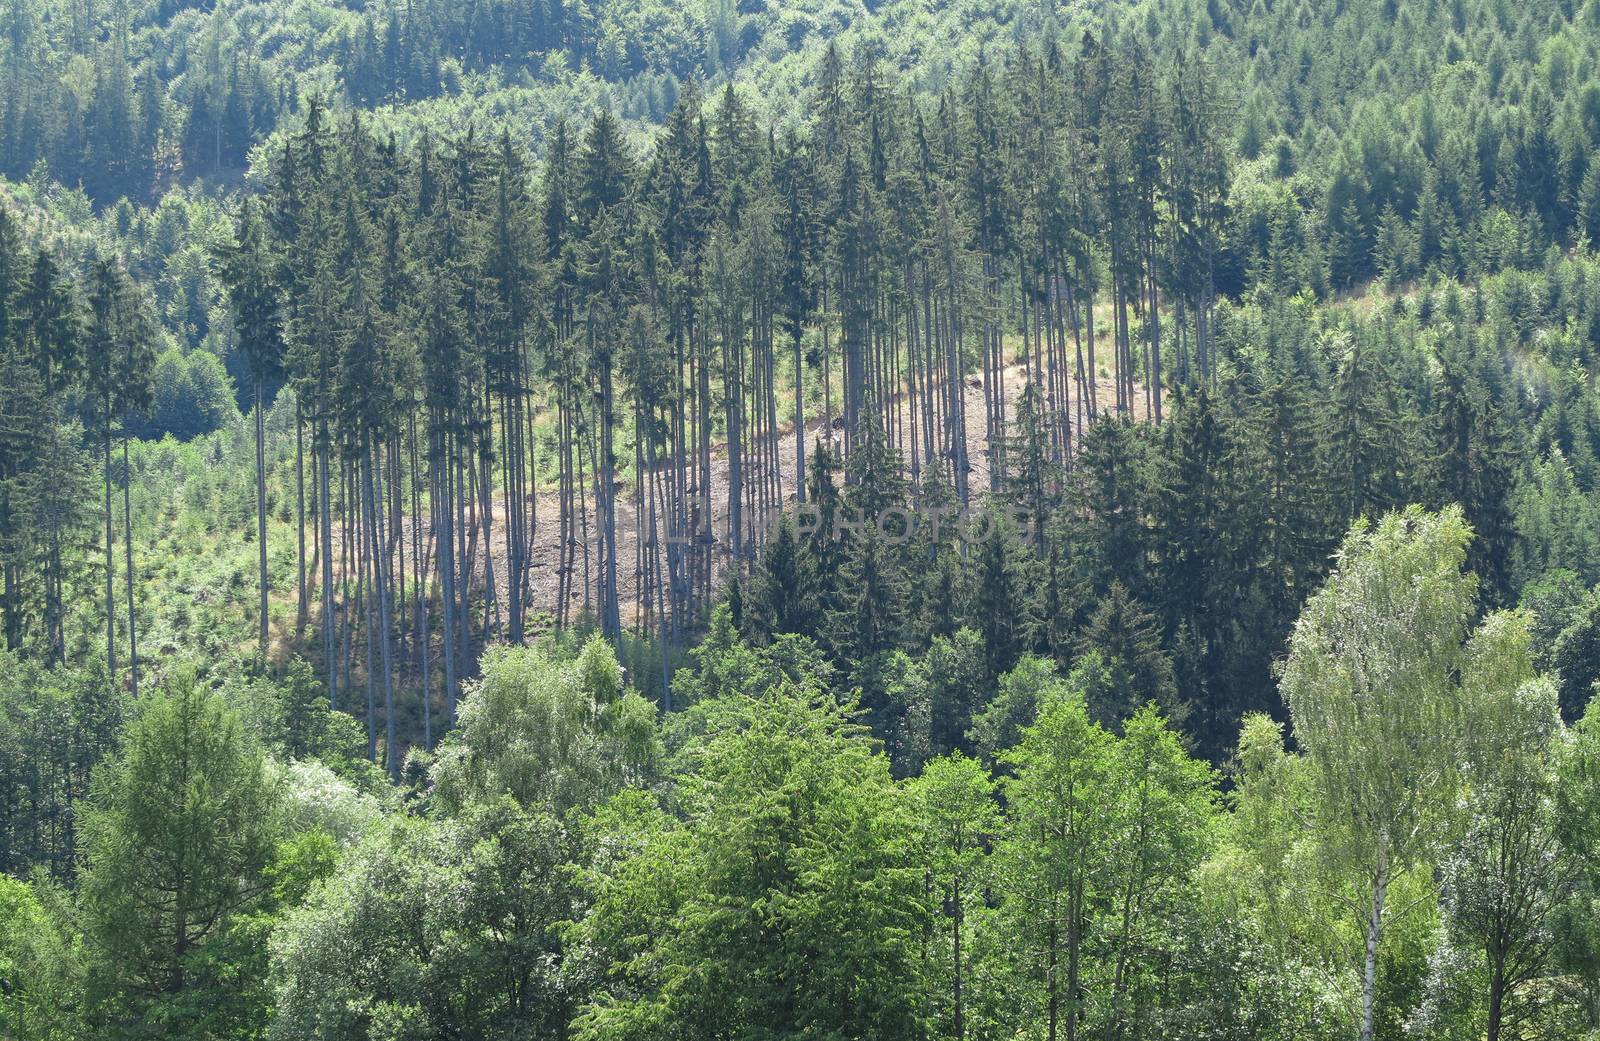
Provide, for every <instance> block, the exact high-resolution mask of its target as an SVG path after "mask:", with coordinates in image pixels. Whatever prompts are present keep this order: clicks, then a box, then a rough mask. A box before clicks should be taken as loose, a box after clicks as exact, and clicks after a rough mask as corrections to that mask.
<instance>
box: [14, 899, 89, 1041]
mask: <svg viewBox="0 0 1600 1041" xmlns="http://www.w3.org/2000/svg"><path fill="white" fill-rule="evenodd" d="M78 971H79V968H78V957H77V952H76V951H75V950H74V949H73V947H72V943H71V940H70V939H69V936H68V934H67V932H66V931H65V930H64V929H63V928H62V926H61V923H59V922H58V921H56V920H55V918H54V916H53V915H52V914H51V909H50V907H49V906H48V905H47V904H46V903H45V902H43V901H41V900H40V899H39V897H38V896H37V895H36V894H35V891H34V887H33V886H32V885H30V884H28V883H26V882H21V881H18V880H17V879H14V878H10V877H8V876H6V875H0V1037H5V1038H8V1039H15V1041H69V1039H73V1038H77V1037H80V1036H82V1035H81V1033H80V1032H81V1030H82V1024H81V1022H80V1020H79V1016H78V1009H77V1007H76V1001H77V986H78V983H79V981H78V979H77V975H78Z"/></svg>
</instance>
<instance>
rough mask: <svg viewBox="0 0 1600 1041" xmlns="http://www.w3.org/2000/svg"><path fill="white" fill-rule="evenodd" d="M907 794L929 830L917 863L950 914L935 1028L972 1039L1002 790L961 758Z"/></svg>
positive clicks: (939, 967)
mask: <svg viewBox="0 0 1600 1041" xmlns="http://www.w3.org/2000/svg"><path fill="white" fill-rule="evenodd" d="M906 792H907V795H908V796H909V799H910V802H911V808H912V812H914V813H915V814H916V817H917V820H918V822H919V824H920V826H921V830H922V834H921V842H920V844H919V847H918V849H917V857H918V860H919V861H920V862H921V863H922V864H923V866H924V870H925V871H926V872H927V879H928V884H929V886H930V887H931V888H932V889H933V891H934V893H936V894H937V895H938V897H939V902H940V906H941V907H942V908H943V910H944V915H943V917H944V919H945V920H944V922H943V928H941V929H940V930H939V933H938V939H937V941H936V943H935V950H936V951H937V952H938V955H939V957H938V960H937V962H936V967H935V968H933V969H931V970H930V971H929V980H928V990H929V993H930V995H932V1001H933V1010H932V1014H933V1017H934V1023H935V1024H936V1030H937V1031H938V1033H939V1034H941V1035H942V1036H948V1037H957V1038H960V1037H965V1036H966V1023H967V1016H968V1013H967V1007H968V1005H969V1004H971V1002H972V997H971V994H970V991H971V990H972V986H973V984H972V975H973V968H972V961H973V951H972V947H973V938H974V935H975V933H976V931H977V930H976V928H975V922H974V919H981V918H982V917H983V916H984V915H985V912H986V906H985V901H984V892H985V889H986V888H987V887H988V886H989V885H990V883H991V877H990V872H989V863H988V862H989V853H988V851H989V848H990V845H991V844H992V842H993V841H994V839H995V838H996V837H997V836H998V835H999V834H1000V810H999V807H998V806H997V805H996V803H995V798H994V796H995V785H994V781H993V780H991V779H990V777H989V774H988V771H987V770H985V769H984V768H983V766H982V764H981V763H979V762H978V761H977V760H975V759H968V758H967V757H966V756H964V755H962V754H960V753H959V752H957V753H954V754H952V755H949V756H944V757H941V758H938V759H934V760H932V761H930V762H929V763H928V764H927V765H926V766H925V767H924V768H923V770H922V772H921V773H920V774H919V775H917V776H916V777H914V778H912V779H911V780H910V781H908V782H907V784H906Z"/></svg>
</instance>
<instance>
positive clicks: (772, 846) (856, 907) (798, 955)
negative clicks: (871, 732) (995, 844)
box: [577, 683, 931, 1039]
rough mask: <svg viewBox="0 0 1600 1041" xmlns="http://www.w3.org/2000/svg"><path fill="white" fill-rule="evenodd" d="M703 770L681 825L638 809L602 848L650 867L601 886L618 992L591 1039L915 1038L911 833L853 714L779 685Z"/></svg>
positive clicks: (593, 1022) (688, 786) (915, 892)
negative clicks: (633, 847)
mask: <svg viewBox="0 0 1600 1041" xmlns="http://www.w3.org/2000/svg"><path fill="white" fill-rule="evenodd" d="M694 762H695V764H696V765H695V768H694V771H693V772H692V773H691V774H689V775H688V776H686V777H684V778H682V781H681V787H680V794H679V798H680V800H681V803H682V806H683V818H682V820H681V821H675V822H673V823H672V824H671V825H668V824H667V822H665V821H664V820H662V819H661V818H659V817H656V816H655V815H653V814H652V813H651V812H650V811H648V810H647V809H645V808H643V807H641V806H640V805H639V804H638V802H637V801H636V800H630V802H628V803H627V804H625V805H626V806H627V807H628V809H629V812H616V811H612V812H611V816H610V818H609V819H611V820H614V821H616V822H617V823H619V824H621V825H622V830H621V833H620V834H619V835H618V836H617V838H616V839H615V840H610V839H604V838H602V839H599V840H598V841H600V842H601V844H602V845H603V846H604V845H609V843H610V842H612V841H620V842H624V843H637V852H636V853H635V854H634V855H633V856H632V857H631V858H630V859H629V860H628V861H626V862H625V863H623V864H620V865H618V866H617V867H616V868H615V869H614V870H613V871H610V872H602V873H600V874H599V875H598V876H597V877H595V878H594V879H592V880H591V882H590V886H591V889H592V890H593V891H594V892H595V893H596V894H597V901H596V904H595V910H594V912H593V914H592V915H591V916H590V918H589V919H588V920H587V921H586V922H585V923H584V925H583V928H582V932H581V935H582V936H583V937H585V938H586V939H587V940H589V941H590V942H592V943H594V944H597V945H603V946H599V948H598V950H596V954H597V955H598V956H600V957H602V958H603V959H605V961H606V962H607V963H609V964H610V965H611V966H613V976H612V977H611V978H610V979H609V980H607V981H606V983H605V985H604V986H603V987H602V988H601V990H600V991H599V993H598V994H597V995H596V996H595V998H594V999H593V1000H592V1001H591V1003H590V1004H589V1005H588V1006H587V1007H586V1008H585V1009H584V1010H583V1012H582V1013H581V1014H580V1016H579V1018H578V1020H577V1034H578V1036H579V1037H583V1038H590V1039H600V1038H635V1037H637V1038H644V1037H650V1038H698V1037H739V1036H751V1034H752V1033H756V1032H759V1033H763V1034H768V1035H770V1036H804V1035H815V1036H845V1035H857V1036H859V1035H863V1034H864V1035H866V1036H872V1037H880V1038H910V1037H916V1036H920V1026H921V1022H922V1014H923V1013H922V1008H921V998H920V991H919V980H920V977H921V971H922V970H921V967H920V965H919V960H918V953H917V947H918V941H919V939H920V937H921V936H922V934H923V930H924V929H925V928H926V926H927V924H928V923H929V920H930V919H929V916H930V912H931V908H930V907H929V906H928V903H927V902H926V898H925V895H924V883H923V876H922V871H921V870H920V868H919V867H917V866H915V865H914V864H913V863H912V862H911V860H910V854H911V851H912V850H913V849H914V848H915V842H916V837H917V836H916V830H915V820H914V817H913V816H912V815H911V814H909V813H907V812H905V811H906V808H907V807H906V806H905V805H904V796H903V795H902V793H901V791H900V789H898V788H897V787H896V786H895V785H894V783H893V782H892V781H891V779H890V776H889V767H888V761H887V760H886V759H885V758H884V757H883V756H882V755H880V754H878V753H876V752H874V751H873V750H872V747H871V744H870V743H869V742H868V741H867V740H866V738H865V735H864V734H862V732H861V730H860V728H859V727H858V726H857V725H855V724H853V723H851V722H850V719H849V715H848V713H847V711H846V710H845V708H844V706H842V705H840V704H839V703H838V702H836V701H834V700H832V699H831V698H825V699H823V700H821V701H817V700H815V699H813V698H811V697H810V696H808V695H807V694H806V693H805V691H804V690H803V688H802V689H796V688H795V687H792V686H790V685H788V684H781V683H780V684H779V685H778V686H777V687H776V688H775V689H772V690H771V691H770V692H769V693H768V695H767V696H766V697H765V698H763V699H761V700H748V699H739V701H738V703H737V704H734V705H730V706H729V707H728V711H727V712H726V713H723V714H720V715H719V716H718V717H717V718H716V720H715V724H714V728H713V729H712V731H711V732H710V733H709V734H708V735H707V737H706V738H705V739H704V742H703V745H702V746H701V747H700V749H699V750H698V752H697V754H696V755H695V757H694ZM641 813H642V814H643V823H642V826H641V827H640V828H638V829H637V834H634V833H635V831H636V829H635V827H634V826H633V824H632V823H631V822H632V821H634V820H638V819H640V814H641ZM630 835H633V837H630Z"/></svg>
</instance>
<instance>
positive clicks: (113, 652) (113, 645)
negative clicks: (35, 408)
mask: <svg viewBox="0 0 1600 1041" xmlns="http://www.w3.org/2000/svg"><path fill="white" fill-rule="evenodd" d="M106 408H107V410H108V414H109V410H110V405H109V404H108V405H107V406H106ZM104 447H105V458H104V461H105V491H106V672H107V674H108V675H109V676H110V677H111V681H112V682H113V683H115V682H116V679H117V574H116V565H115V560H116V558H115V556H114V555H113V552H112V541H111V423H110V421H109V420H108V421H107V422H106V429H105V445H104Z"/></svg>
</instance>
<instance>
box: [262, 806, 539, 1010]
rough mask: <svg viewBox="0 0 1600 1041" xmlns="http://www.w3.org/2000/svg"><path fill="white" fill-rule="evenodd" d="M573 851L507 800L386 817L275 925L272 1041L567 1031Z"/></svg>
mask: <svg viewBox="0 0 1600 1041" xmlns="http://www.w3.org/2000/svg"><path fill="white" fill-rule="evenodd" d="M570 856H571V850H570V848H569V847H568V846H567V839H566V834H565V832H564V831H563V829H562V828H561V826H560V825H559V824H558V823H557V822H556V821H555V820H554V819H553V818H551V817H549V816H548V815H547V814H543V813H539V812H529V811H527V810H524V809H523V808H522V807H520V806H518V805H517V804H516V803H515V802H513V801H512V800H511V799H509V798H502V799H500V800H499V801H497V802H492V803H489V804H486V805H481V806H476V807H472V808H470V809H469V810H467V811H466V812H464V813H463V814H462V815H461V816H460V817H459V818H456V819H452V820H448V821H441V822H437V823H435V822H432V821H427V820H420V819H415V818H397V819H394V820H392V821H389V822H386V823H385V824H384V825H382V826H380V827H378V828H377V829H375V830H373V831H372V832H371V833H369V835H368V836H367V838H366V839H365V840H363V841H362V842H361V844H360V845H359V846H357V847H356V848H355V849H353V850H351V851H350V852H349V853H348V854H347V855H345V856H344V857H343V858H342V859H341V862H340V864H339V869H338V871H337V873H336V874H335V875H334V876H333V877H332V878H331V879H329V880H328V881H327V883H326V884H324V885H323V886H321V887H320V888H318V889H316V890H315V891H314V892H313V893H312V895H311V896H310V898H309V900H307V902H306V903H305V904H304V906H302V907H300V908H299V909H297V910H293V911H291V912H290V913H289V914H288V915H287V916H286V917H285V918H284V920H283V921H282V922H281V924H279V925H278V926H277V927H276V928H275V929H274V931H273V936H272V973H273V979H274V981H275V985H276V993H275V1003H276V1007H277V1009H278V1014H277V1016H276V1017H275V1019H274V1021H273V1024H272V1028H271V1032H270V1036H272V1037H280V1038H285V1039H289V1038H302V1037H321V1038H327V1039H329V1041H336V1039H351V1041H355V1039H363V1041H364V1039H369V1038H385V1039H401V1038H418V1039H421V1038H432V1037H441V1036H466V1037H527V1038H556V1037H560V1036H562V1035H561V1033H560V1030H561V1025H562V1024H563V1023H564V1021H565V1019H566V1016H567V1015H568V1012H569V1010H568V1008H567V1004H566V1002H567V1000H568V999H567V998H566V996H565V994H566V991H565V984H564V982H563V976H562V973H561V971H560V965H559V961H558V960H557V952H558V950H559V946H558V944H559V929H558V926H559V924H560V923H561V922H562V921H564V920H565V919H566V918H567V917H568V916H569V914H570V904H569V899H570V884H569V882H570V874H569V870H568V868H567V866H566V865H567V861H568V859H569V857H570Z"/></svg>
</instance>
